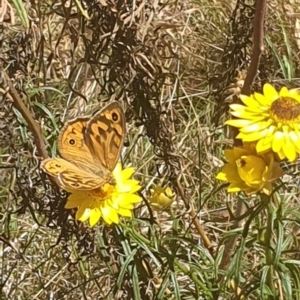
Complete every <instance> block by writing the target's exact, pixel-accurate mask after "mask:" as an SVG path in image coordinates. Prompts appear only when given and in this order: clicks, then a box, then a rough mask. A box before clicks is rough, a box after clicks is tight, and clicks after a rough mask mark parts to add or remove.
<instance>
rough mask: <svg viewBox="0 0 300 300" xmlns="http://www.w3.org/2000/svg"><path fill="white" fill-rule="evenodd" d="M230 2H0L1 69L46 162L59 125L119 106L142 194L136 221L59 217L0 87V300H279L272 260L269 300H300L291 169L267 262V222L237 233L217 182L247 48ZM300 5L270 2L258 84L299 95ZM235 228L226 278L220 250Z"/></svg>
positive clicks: (28, 135)
mask: <svg viewBox="0 0 300 300" xmlns="http://www.w3.org/2000/svg"><path fill="white" fill-rule="evenodd" d="M237 2H238V3H239V5H237V6H236V3H235V1H231V2H228V1H220V0H219V1H205V0H198V1H186V0H179V1H174V2H172V1H170V2H167V3H166V1H157V2H156V1H147V0H144V1H129V0H126V1H124V0H119V1H112V0H104V1H86V2H85V3H86V7H85V6H83V7H82V10H81V8H80V6H79V4H78V3H79V1H74V2H73V1H69V2H66V1H59V2H57V1H50V0H49V1H35V2H34V1H31V2H27V1H23V2H21V1H7V0H2V1H0V47H1V49H0V68H3V69H5V70H6V72H7V73H8V75H9V76H10V78H12V79H13V80H14V84H15V86H16V89H17V91H18V94H19V95H20V97H21V98H22V101H23V103H24V104H25V106H26V107H27V108H28V110H29V111H30V114H31V116H32V117H33V118H34V120H35V121H36V122H37V123H38V124H39V125H40V126H41V128H42V133H43V135H44V137H45V138H46V139H47V142H48V145H47V150H48V153H49V155H50V156H51V155H56V138H57V135H58V132H59V129H60V128H61V127H62V125H63V124H64V122H65V121H66V120H67V119H68V118H71V117H73V116H77V115H82V114H86V113H90V112H91V111H93V110H95V109H97V108H99V107H101V106H102V105H103V104H104V102H105V101H106V100H109V99H116V100H118V101H121V102H122V103H123V105H124V107H125V108H126V110H127V112H126V118H127V128H128V136H127V143H126V144H127V147H125V148H124V153H123V162H124V164H125V165H129V164H132V165H133V166H135V168H136V170H137V172H136V174H135V177H136V178H137V179H139V180H141V182H142V183H143V185H144V186H145V188H144V190H143V196H144V202H143V203H142V204H141V205H140V206H139V207H137V208H136V210H135V219H133V220H123V222H122V224H121V225H120V226H106V225H104V224H100V225H99V226H97V227H96V228H94V229H90V228H87V227H86V226H85V225H83V224H77V223H76V222H75V221H74V212H69V211H66V210H64V208H63V207H64V204H65V201H66V194H65V193H64V192H62V191H59V190H58V189H57V188H56V187H55V186H53V184H52V183H51V182H50V181H49V179H48V177H47V176H46V175H45V174H43V173H42V171H41V170H40V169H39V162H40V157H39V154H38V152H37V147H36V141H35V138H34V136H33V134H32V131H31V128H30V126H29V125H28V122H27V121H26V118H25V119H24V116H23V115H22V114H21V113H20V112H19V111H18V110H17V109H16V108H15V107H14V106H13V101H12V99H11V98H10V95H9V94H6V88H7V87H6V86H4V79H3V78H0V89H1V90H0V92H1V93H0V97H1V98H0V107H1V109H0V162H1V169H0V172H1V173H0V216H1V218H0V228H1V230H0V232H1V234H0V274H1V277H0V279H1V280H0V287H1V291H0V299H72V298H75V299H239V298H238V296H237V294H238V292H237V290H234V289H233V288H232V286H230V284H229V283H230V280H231V279H233V278H234V279H235V280H236V281H238V286H239V287H240V288H241V290H242V291H243V293H244V294H245V295H246V297H245V298H246V299H274V298H272V297H270V296H268V295H267V294H268V291H267V290H266V286H261V282H262V278H263V276H264V274H265V273H264V271H265V269H266V268H267V267H268V266H269V265H271V266H272V267H274V268H277V270H280V271H278V273H277V275H278V277H277V278H274V281H276V285H275V286H276V291H277V292H278V297H279V298H276V299H300V296H299V285H300V272H299V270H298V265H299V262H300V260H299V250H298V249H299V242H298V232H299V228H298V227H299V224H300V223H299V221H300V215H299V214H298V208H299V200H298V194H299V189H298V181H297V177H296V176H295V173H296V174H297V173H298V172H297V165H294V166H286V171H287V173H289V174H292V175H291V177H290V182H289V185H288V186H284V187H283V188H282V199H284V201H283V202H282V203H281V206H280V214H279V215H276V218H277V219H276V220H278V223H277V226H278V227H277V228H276V230H277V231H276V230H275V229H274V237H273V238H274V241H275V242H276V243H275V245H276V249H273V250H274V255H275V254H276V255H275V256H276V257H275V258H274V261H273V264H272V263H271V264H270V262H268V264H266V262H265V252H264V251H265V250H264V241H263V239H262V234H263V232H264V230H265V227H264V221H265V214H264V212H262V213H261V214H257V215H255V214H250V216H249V215H248V216H247V218H246V219H245V220H248V221H249V220H250V221H251V222H249V223H246V225H245V227H244V228H241V229H240V230H235V231H233V230H231V225H232V219H231V220H230V215H229V213H228V208H230V209H231V210H233V211H234V210H235V205H236V198H232V197H230V196H228V195H227V194H226V192H225V189H224V188H223V187H220V184H219V183H218V182H216V180H215V175H216V173H217V172H218V170H219V167H220V165H221V161H222V160H223V150H224V149H225V148H226V147H227V146H228V145H229V144H230V141H229V140H228V139H227V133H226V131H225V130H224V128H223V126H222V124H223V122H224V120H225V118H226V117H227V115H226V110H227V108H228V107H227V105H228V103H227V102H224V99H225V98H226V97H228V95H231V94H234V93H238V92H239V91H240V83H241V82H243V81H242V80H243V76H244V75H243V72H244V73H245V72H247V67H248V63H249V55H250V54H251V53H252V14H253V3H252V2H251V1H237ZM16 3H18V5H17V4H16ZM245 3H248V4H249V5H250V6H247V7H246V6H245V5H243V4H245ZM70 4H71V7H70ZM17 7H18V9H16V8H17ZM22 7H23V10H22ZM84 9H85V11H83V10H84ZM296 9H297V4H296V3H294V2H293V1H290V2H288V1H283V0H273V1H270V2H269V3H268V13H267V20H266V32H265V35H266V39H265V50H264V53H263V55H262V58H261V65H260V70H259V71H260V72H259V76H258V77H257V78H256V81H255V84H254V86H255V87H256V88H257V89H259V88H260V87H261V85H262V83H264V82H266V81H272V82H274V83H275V84H278V86H280V85H283V84H286V85H288V86H290V87H296V86H299V79H298V78H299V71H300V70H299V57H298V53H299V48H298V46H299V41H297V39H296V38H295V35H294V34H295V32H294V22H295V18H296V15H295V13H297V12H298V11H297V10H296ZM86 13H87V14H88V16H89V19H88V18H87V15H86V17H85V16H84V15H85V14H86ZM228 99H231V98H227V100H228ZM292 168H293V169H292ZM293 172H294V173H293ZM153 183H160V184H169V185H171V186H172V187H173V188H174V189H175V190H176V191H177V192H178V194H179V197H178V200H177V202H176V203H174V204H173V205H172V207H171V209H170V210H168V211H162V212H157V211H152V209H151V208H150V207H149V205H148V203H147V200H146V196H147V193H148V188H149V187H150V186H151V184H153ZM178 187H181V188H182V191H183V192H184V194H183V195H180V192H179V190H178ZM291 191H292V193H291ZM182 196H184V197H185V200H187V201H188V203H189V206H187V205H186V204H185V202H184V201H183V200H184V199H183V198H182ZM249 205H250V204H249ZM192 209H193V210H194V211H195V212H196V213H197V216H196V218H197V219H198V220H199V221H200V223H201V224H202V227H203V228H204V230H205V232H206V235H207V236H208V238H209V239H210V241H211V243H212V248H211V249H207V248H206V247H205V244H203V240H202V239H201V237H200V235H199V231H198V230H196V228H195V225H194V223H193V219H194V218H193V217H192V216H191V210H192ZM247 226H248V227H247ZM275 231H276V234H275ZM235 234H238V236H239V239H238V244H237V245H236V249H235V252H234V253H232V254H231V255H232V258H231V263H230V265H229V266H228V268H226V269H225V270H221V269H219V268H218V266H219V264H220V261H221V258H222V256H223V255H228V254H227V253H223V252H222V250H223V245H224V241H225V240H226V238H229V237H230V236H233V235H235ZM219 246H220V248H219ZM212 249H213V251H211V250H212ZM284 276H285V277H284ZM289 288H290V289H289ZM297 289H298V291H297ZM218 297H219V298H218ZM245 298H244V299H245Z"/></svg>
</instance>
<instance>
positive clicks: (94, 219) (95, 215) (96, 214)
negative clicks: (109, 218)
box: [89, 208, 101, 227]
mask: <svg viewBox="0 0 300 300" xmlns="http://www.w3.org/2000/svg"><path fill="white" fill-rule="evenodd" d="M100 217H101V212H100V209H98V208H94V209H92V210H91V212H90V219H89V224H90V226H91V227H93V226H95V225H96V224H97V223H98V221H99V220H100Z"/></svg>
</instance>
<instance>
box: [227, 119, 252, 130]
mask: <svg viewBox="0 0 300 300" xmlns="http://www.w3.org/2000/svg"><path fill="white" fill-rule="evenodd" d="M252 123H253V121H250V120H240V119H234V120H227V121H226V122H225V125H230V126H233V127H238V128H241V127H244V126H246V125H250V124H252Z"/></svg>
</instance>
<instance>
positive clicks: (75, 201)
mask: <svg viewBox="0 0 300 300" xmlns="http://www.w3.org/2000/svg"><path fill="white" fill-rule="evenodd" d="M88 197H89V194H88V193H87V191H84V192H83V191H75V192H74V193H73V194H71V195H70V196H69V197H68V201H67V203H66V205H65V208H75V207H78V206H79V205H80V204H82V203H83V202H84V201H85V200H86V199H87V198H88Z"/></svg>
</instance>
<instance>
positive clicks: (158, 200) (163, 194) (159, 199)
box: [149, 185, 177, 210]
mask: <svg viewBox="0 0 300 300" xmlns="http://www.w3.org/2000/svg"><path fill="white" fill-rule="evenodd" d="M150 194H151V195H150V197H149V203H150V205H151V206H152V207H153V208H155V209H157V210H164V209H166V208H168V207H169V206H170V205H171V204H172V203H173V202H174V201H175V200H176V198H177V195H176V194H175V193H174V191H173V190H172V189H171V188H170V187H165V188H162V187H161V186H159V185H157V186H155V187H153V189H150Z"/></svg>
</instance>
